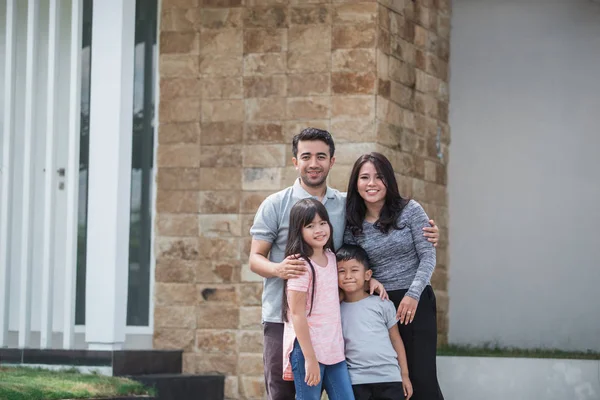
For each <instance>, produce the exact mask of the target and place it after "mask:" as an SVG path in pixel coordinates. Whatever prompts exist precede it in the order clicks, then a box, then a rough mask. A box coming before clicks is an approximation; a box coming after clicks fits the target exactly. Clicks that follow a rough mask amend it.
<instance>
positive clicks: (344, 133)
mask: <svg viewBox="0 0 600 400" xmlns="http://www.w3.org/2000/svg"><path fill="white" fill-rule="evenodd" d="M330 133H331V135H332V136H333V138H334V139H335V143H344V142H361V141H365V142H374V141H375V137H376V135H375V121H374V120H371V119H367V118H360V119H353V118H340V119H337V118H336V119H332V120H331V131H330ZM336 154H337V152H336ZM336 158H337V157H336Z"/></svg>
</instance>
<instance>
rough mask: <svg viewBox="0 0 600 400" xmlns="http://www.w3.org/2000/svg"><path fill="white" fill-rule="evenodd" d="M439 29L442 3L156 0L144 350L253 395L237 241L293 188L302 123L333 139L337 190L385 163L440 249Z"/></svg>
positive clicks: (255, 351) (442, 51) (258, 344)
mask: <svg viewBox="0 0 600 400" xmlns="http://www.w3.org/2000/svg"><path fill="white" fill-rule="evenodd" d="M448 31H449V5H448V3H447V2H443V1H436V2H434V1H428V2H426V1H422V2H420V3H419V4H418V5H414V4H413V3H412V1H411V0H405V1H379V2H377V1H364V2H360V1H351V0H345V1H344V0H335V1H325V0H323V1H319V0H310V1H308V0H243V1H242V0H163V1H162V9H161V26H160V56H159V57H160V63H159V73H160V110H159V129H158V142H159V146H158V154H157V159H158V161H157V164H158V176H157V201H156V228H155V229H156V231H155V256H156V272H155V281H156V284H155V287H154V292H155V293H154V304H155V310H154V327H155V328H154V330H155V333H154V346H155V347H156V348H183V349H185V354H184V370H185V371H186V372H192V373H203V372H211V371H216V372H221V373H225V374H227V378H226V395H227V397H228V398H232V399H238V398H239V399H259V398H263V397H264V379H263V375H262V330H261V325H260V312H261V309H260V294H261V289H262V280H261V279H260V278H259V277H257V276H256V275H254V274H253V273H252V272H251V271H250V270H249V268H248V266H247V260H248V250H249V244H250V238H249V235H248V230H249V227H250V225H251V222H252V218H253V216H254V213H255V211H256V209H257V207H258V205H259V204H260V202H261V201H262V200H263V199H264V198H265V197H266V196H267V195H268V194H270V193H272V192H274V191H276V190H279V189H281V188H284V187H286V186H289V185H290V184H291V183H292V182H293V180H294V178H295V177H296V171H295V170H294V168H293V166H292V164H291V146H290V143H291V138H292V136H293V135H294V134H296V133H298V132H299V131H300V130H301V129H302V128H304V127H307V126H314V127H320V128H325V129H328V130H329V131H330V132H332V134H333V135H334V138H335V140H336V144H337V146H338V150H337V153H336V156H337V162H336V165H335V167H334V168H333V169H332V172H331V175H330V184H331V185H332V186H334V187H336V188H339V189H342V190H345V186H346V184H347V179H348V174H349V171H350V167H351V165H352V164H353V162H354V161H355V160H356V158H357V157H358V156H359V155H360V154H362V153H364V152H368V151H373V150H379V151H382V152H385V153H386V154H387V155H388V156H390V158H391V159H392V160H393V161H394V166H395V168H396V170H397V171H398V172H399V174H400V175H399V178H400V182H401V183H400V184H401V187H402V192H403V193H404V194H406V195H411V196H414V197H415V198H416V199H417V200H419V201H421V202H422V203H423V205H424V206H425V208H426V210H427V211H428V213H429V214H430V215H431V216H432V217H435V218H436V220H437V222H438V224H439V225H440V227H441V228H442V234H443V235H444V239H447V230H446V229H445V228H446V227H447V199H446V191H445V185H446V180H445V176H446V168H445V165H446V163H447V145H448V142H449V129H448V126H447V110H448V106H447V104H448V89H447V84H446V82H447V75H448V72H447V70H448V67H447V60H448ZM438 127H439V128H440V130H441V134H440V135H441V140H440V143H441V152H442V154H444V158H443V159H442V160H440V159H439V158H438V157H437V147H436V146H437V135H438V134H437V128H438ZM446 243H447V241H446V240H444V242H443V243H442V244H441V246H440V249H439V251H438V259H439V265H438V272H436V275H435V277H434V278H435V279H434V285H435V287H436V289H437V294H438V301H439V308H440V319H439V320H440V341H444V340H445V337H446V332H447V323H446V321H447V316H446V314H447V313H446V310H447V296H446V295H445V293H446V292H445V290H446V274H445V271H446V265H447V256H446V247H447V244H446Z"/></svg>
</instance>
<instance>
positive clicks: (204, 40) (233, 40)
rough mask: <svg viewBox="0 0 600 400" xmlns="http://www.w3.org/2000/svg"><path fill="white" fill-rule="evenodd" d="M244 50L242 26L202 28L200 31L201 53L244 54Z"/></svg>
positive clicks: (208, 54)
mask: <svg viewBox="0 0 600 400" xmlns="http://www.w3.org/2000/svg"><path fill="white" fill-rule="evenodd" d="M243 50H244V42H243V30H242V29H240V28H229V29H202V31H201V32H200V54H201V55H204V56H211V55H214V54H242V52H243Z"/></svg>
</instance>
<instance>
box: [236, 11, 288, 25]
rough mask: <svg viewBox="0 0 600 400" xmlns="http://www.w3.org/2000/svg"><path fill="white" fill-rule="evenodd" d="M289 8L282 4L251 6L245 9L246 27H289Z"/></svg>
mask: <svg viewBox="0 0 600 400" xmlns="http://www.w3.org/2000/svg"><path fill="white" fill-rule="evenodd" d="M287 14H288V8H287V7H281V6H271V7H251V8H246V9H245V10H244V27H245V28H268V29H275V28H287V26H288V23H287V21H288V17H287Z"/></svg>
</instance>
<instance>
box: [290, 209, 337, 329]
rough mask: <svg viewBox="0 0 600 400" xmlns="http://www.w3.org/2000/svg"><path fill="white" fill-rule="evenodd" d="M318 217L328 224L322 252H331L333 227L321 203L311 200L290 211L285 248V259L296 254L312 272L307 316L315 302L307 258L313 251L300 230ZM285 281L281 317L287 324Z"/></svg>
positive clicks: (313, 283) (308, 259)
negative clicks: (325, 241) (327, 235)
mask: <svg viewBox="0 0 600 400" xmlns="http://www.w3.org/2000/svg"><path fill="white" fill-rule="evenodd" d="M316 215H318V216H319V217H321V219H322V220H324V221H327V224H329V239H328V240H327V243H325V245H324V246H323V250H326V249H329V250H331V251H333V226H331V222H329V215H328V214H327V210H326V209H325V206H324V205H323V203H321V202H320V201H318V200H315V199H313V198H308V199H303V200H300V201H299V202H297V203H296V204H295V205H294V206H293V207H292V209H291V210H290V228H289V233H288V241H287V245H286V247H285V257H288V256H291V255H294V254H298V255H299V256H300V257H302V258H303V259H304V260H306V261H307V262H308V265H309V266H310V269H311V272H312V279H311V281H312V294H311V296H310V310H309V311H308V315H310V314H311V313H312V308H313V303H314V301H315V283H316V282H315V281H316V275H315V267H313V264H312V262H311V261H310V258H309V257H312V255H313V249H312V248H311V247H310V246H309V245H308V244H307V243H306V242H305V241H304V239H303V238H302V229H303V228H304V227H305V226H307V225H309V224H310V223H311V222H312V221H313V220H314V219H315V216H316ZM287 309H288V301H287V279H284V280H283V301H282V307H281V310H282V317H283V320H284V321H286V322H287V320H288V319H287Z"/></svg>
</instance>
